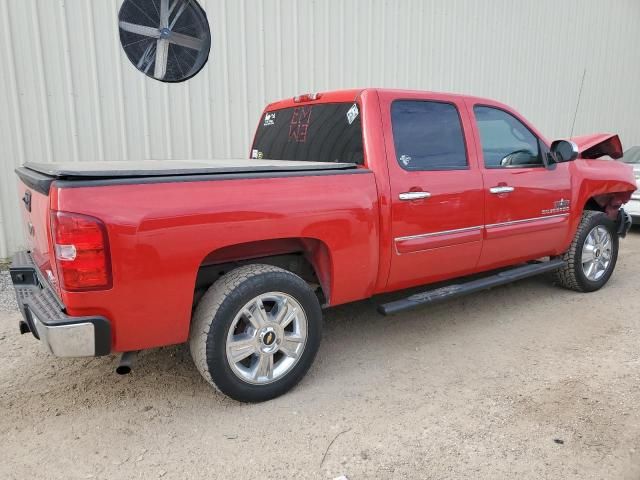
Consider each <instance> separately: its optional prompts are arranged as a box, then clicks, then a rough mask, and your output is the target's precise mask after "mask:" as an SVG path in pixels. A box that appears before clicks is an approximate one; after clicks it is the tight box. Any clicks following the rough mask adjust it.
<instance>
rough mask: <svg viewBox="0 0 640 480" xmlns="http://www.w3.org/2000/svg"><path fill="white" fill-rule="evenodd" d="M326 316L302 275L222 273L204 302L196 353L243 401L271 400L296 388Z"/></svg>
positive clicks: (265, 269)
mask: <svg viewBox="0 0 640 480" xmlns="http://www.w3.org/2000/svg"><path fill="white" fill-rule="evenodd" d="M321 330H322V312H321V310H320V304H319V302H318V299H317V297H316V296H315V294H314V293H313V291H312V290H311V289H310V288H309V286H308V285H307V284H306V283H305V282H304V280H302V279H301V278H300V277H298V276H297V275H294V274H293V273H291V272H288V271H286V270H282V269H280V268H277V267H273V266H269V265H248V266H244V267H240V268H238V269H236V270H233V271H232V272H229V273H228V274H227V275H225V276H223V277H222V278H220V280H218V281H217V282H216V283H215V284H213V285H212V286H211V288H210V289H209V290H208V291H207V293H205V295H204V296H203V297H202V299H201V300H200V302H199V304H198V306H197V308H196V311H195V314H194V318H193V323H192V327H191V334H190V339H189V343H190V348H191V355H192V357H193V360H194V362H195V364H196V366H197V368H198V370H199V371H200V373H201V374H202V376H203V377H204V378H205V379H206V380H207V381H209V383H211V384H212V385H213V386H214V387H216V388H217V389H218V390H220V391H221V392H223V393H224V394H226V395H228V396H230V397H232V398H234V399H236V400H239V401H243V402H259V401H264V400H268V399H271V398H274V397H277V396H279V395H282V394H283V393H285V392H287V391H288V390H289V389H291V388H293V386H295V385H296V384H297V383H298V382H299V381H300V380H301V379H302V377H303V376H304V375H305V374H306V372H307V370H308V369H309V367H310V366H311V364H312V363H313V360H314V358H315V355H316V352H317V351H318V347H319V345H320V338H321Z"/></svg>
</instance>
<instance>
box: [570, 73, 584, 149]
mask: <svg viewBox="0 0 640 480" xmlns="http://www.w3.org/2000/svg"><path fill="white" fill-rule="evenodd" d="M586 76H587V69H586V68H585V69H584V72H582V81H581V82H580V92H578V102H577V103H576V111H575V113H574V114H573V123H572V124H571V135H569V138H572V137H573V129H574V128H575V126H576V118H577V116H578V108H580V99H581V98H582V87H584V77H586Z"/></svg>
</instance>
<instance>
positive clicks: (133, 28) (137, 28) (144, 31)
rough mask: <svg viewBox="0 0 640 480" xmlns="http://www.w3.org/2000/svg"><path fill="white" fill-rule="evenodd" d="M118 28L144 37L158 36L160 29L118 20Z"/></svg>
mask: <svg viewBox="0 0 640 480" xmlns="http://www.w3.org/2000/svg"><path fill="white" fill-rule="evenodd" d="M120 28H121V29H122V30H124V31H125V32H131V33H135V34H138V35H143V36H145V37H151V38H160V30H158V29H157V28H154V27H147V26H146V25H136V24H135V23H129V22H120Z"/></svg>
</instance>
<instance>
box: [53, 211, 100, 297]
mask: <svg viewBox="0 0 640 480" xmlns="http://www.w3.org/2000/svg"><path fill="white" fill-rule="evenodd" d="M51 233H52V235H51V236H52V238H53V244H54V245H53V249H54V252H55V258H56V266H57V269H58V281H59V283H60V286H61V287H62V288H63V289H64V290H67V291H72V292H78V291H84V290H103V289H108V288H111V285H112V277H111V260H110V258H109V243H108V239H107V229H106V227H105V226H104V223H102V222H101V221H100V220H98V219H97V218H93V217H89V216H86V215H80V214H77V213H68V212H51Z"/></svg>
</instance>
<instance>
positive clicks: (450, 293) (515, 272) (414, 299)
mask: <svg viewBox="0 0 640 480" xmlns="http://www.w3.org/2000/svg"><path fill="white" fill-rule="evenodd" d="M564 265H565V262H564V260H562V259H559V258H557V259H552V260H549V261H547V262H537V263H529V264H527V265H522V266H520V267H515V268H511V269H509V270H503V271H501V272H500V273H497V274H495V275H491V276H488V277H484V278H479V279H477V280H471V281H469V282H467V283H460V284H455V285H448V286H446V287H440V288H436V289H434V290H427V291H426V292H423V293H416V294H415V295H411V296H410V297H407V298H404V299H402V300H396V301H394V302H389V303H383V304H382V305H379V306H378V312H380V313H381V314H382V315H393V314H394V313H399V312H403V311H405V310H411V309H413V308H417V307H421V306H423V305H431V304H434V303H440V302H444V301H445V300H450V299H452V298H457V297H463V296H465V295H469V294H471V293H475V292H480V291H482V290H489V289H490V288H493V287H497V286H500V285H505V284H507V283H511V282H515V281H517V280H522V279H523V278H528V277H534V276H536V275H540V274H542V273H547V272H552V271H554V270H557V269H558V268H561V267H564Z"/></svg>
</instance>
